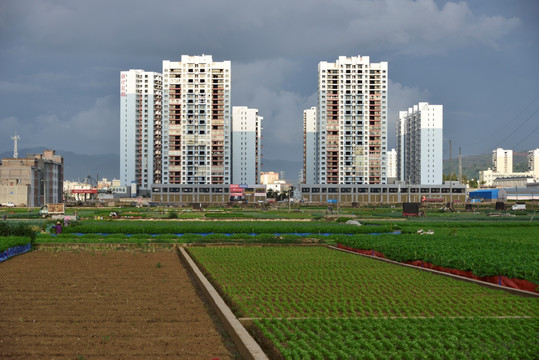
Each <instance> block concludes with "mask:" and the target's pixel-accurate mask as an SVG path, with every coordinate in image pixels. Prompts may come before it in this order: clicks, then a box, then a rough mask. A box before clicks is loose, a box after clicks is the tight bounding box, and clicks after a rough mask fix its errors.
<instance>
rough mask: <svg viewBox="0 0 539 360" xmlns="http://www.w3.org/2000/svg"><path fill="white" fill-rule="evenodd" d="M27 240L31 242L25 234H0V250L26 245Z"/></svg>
mask: <svg viewBox="0 0 539 360" xmlns="http://www.w3.org/2000/svg"><path fill="white" fill-rule="evenodd" d="M29 242H31V241H30V238H29V237H26V236H0V252H2V251H6V250H7V249H9V248H12V247H15V246H22V245H26V244H28V243H29Z"/></svg>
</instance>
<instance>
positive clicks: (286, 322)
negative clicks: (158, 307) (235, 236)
mask: <svg viewBox="0 0 539 360" xmlns="http://www.w3.org/2000/svg"><path fill="white" fill-rule="evenodd" d="M188 251H189V253H190V254H191V255H192V256H193V257H194V258H195V259H196V261H197V262H198V263H199V264H200V265H201V267H202V268H203V271H205V272H206V273H207V276H208V277H209V279H210V280H211V281H212V282H213V283H214V284H215V286H216V287H217V288H218V289H219V290H220V291H221V292H222V294H223V296H224V298H225V299H226V300H227V301H228V302H229V304H230V305H231V308H232V309H233V310H234V311H235V313H236V315H237V316H238V317H240V318H244V319H245V320H249V321H254V324H255V327H254V330H253V331H254V332H255V335H256V334H257V333H258V334H259V335H260V334H263V336H264V337H265V338H266V339H269V341H271V342H272V344H273V345H272V346H274V348H275V349H276V350H278V351H279V352H280V354H281V355H283V356H284V357H285V358H290V359H294V358H314V359H316V358H320V359H323V358H325V359H332V358H335V359H337V358H347V357H351V358H358V359H362V358H367V359H368V358H372V359H384V358H403V359H407V358H429V359H435V358H458V357H459V356H460V357H462V358H476V357H477V356H478V355H481V357H483V358H499V357H501V358H504V357H507V358H514V356H515V355H518V358H524V359H525V358H530V359H532V358H535V355H536V354H537V352H538V351H539V345H538V343H537V338H538V336H539V302H538V299H536V298H524V297H518V296H515V295H511V294H508V293H506V292H502V291H497V290H492V289H487V288H484V287H481V286H478V285H475V284H470V283H465V282H461V281H456V280H454V279H449V278H446V277H443V276H437V275H434V274H430V273H424V272H421V271H417V270H414V269H407V268H402V267H399V266H395V265H392V264H387V263H383V262H379V261H376V260H373V259H367V258H363V257H360V256H355V255H352V254H347V253H343V252H339V251H335V250H330V249H327V248H324V247H195V246H193V247H189V248H188ZM463 338H465V340H464V341H462V339H463ZM262 342H263V341H262ZM358 344H359V345H358ZM361 344H363V345H364V346H361ZM275 349H274V350H275ZM324 349H325V350H324ZM269 350H270V351H271V346H270V349H269Z"/></svg>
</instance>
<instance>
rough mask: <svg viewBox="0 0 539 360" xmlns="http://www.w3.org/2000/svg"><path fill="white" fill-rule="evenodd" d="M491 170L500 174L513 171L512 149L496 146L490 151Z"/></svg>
mask: <svg viewBox="0 0 539 360" xmlns="http://www.w3.org/2000/svg"><path fill="white" fill-rule="evenodd" d="M492 166H493V168H492V170H493V171H494V172H496V173H499V174H501V175H507V174H511V173H512V172H513V150H505V149H502V148H497V149H496V150H494V151H492Z"/></svg>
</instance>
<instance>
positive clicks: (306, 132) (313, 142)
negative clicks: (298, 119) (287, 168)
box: [302, 106, 319, 184]
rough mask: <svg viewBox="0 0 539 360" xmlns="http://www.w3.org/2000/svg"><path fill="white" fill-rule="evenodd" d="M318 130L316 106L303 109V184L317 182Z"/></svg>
mask: <svg viewBox="0 0 539 360" xmlns="http://www.w3.org/2000/svg"><path fill="white" fill-rule="evenodd" d="M318 153H319V149H318V131H317V127H316V107H315V106H313V107H311V108H310V109H307V110H303V179H302V182H303V183H304V184H318V183H319V180H318Z"/></svg>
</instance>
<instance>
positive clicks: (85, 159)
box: [0, 148, 528, 183]
mask: <svg viewBox="0 0 539 360" xmlns="http://www.w3.org/2000/svg"><path fill="white" fill-rule="evenodd" d="M45 149H46V148H27V149H21V150H19V157H26V154H36V153H42V152H43V150H45ZM56 154H58V155H61V156H63V157H64V179H65V180H82V179H84V178H86V177H87V176H88V175H90V176H91V177H92V178H94V179H96V178H97V177H99V179H102V178H107V179H118V178H119V177H120V155H117V154H104V155H81V154H77V153H74V152H72V151H63V150H57V151H56ZM0 157H3V158H4V157H5V158H11V157H13V153H12V152H4V153H1V154H0ZM302 167H303V164H302V162H300V161H291V160H270V159H267V158H263V160H262V171H275V172H278V173H281V172H284V179H286V180H287V181H288V182H292V183H297V182H298V178H299V172H300V170H301V168H302ZM489 167H490V168H491V167H492V154H491V153H488V154H481V155H471V156H463V157H462V174H463V175H465V176H466V178H468V179H472V178H476V179H477V178H478V177H479V170H486V169H488V168H489ZM527 168H528V165H527V158H526V154H524V153H522V154H521V153H513V171H515V172H519V171H526V170H527ZM443 171H444V174H448V173H449V159H445V160H444V167H443ZM458 171H459V163H458V155H457V156H455V157H454V158H453V159H452V160H451V173H453V174H457V175H458Z"/></svg>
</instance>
